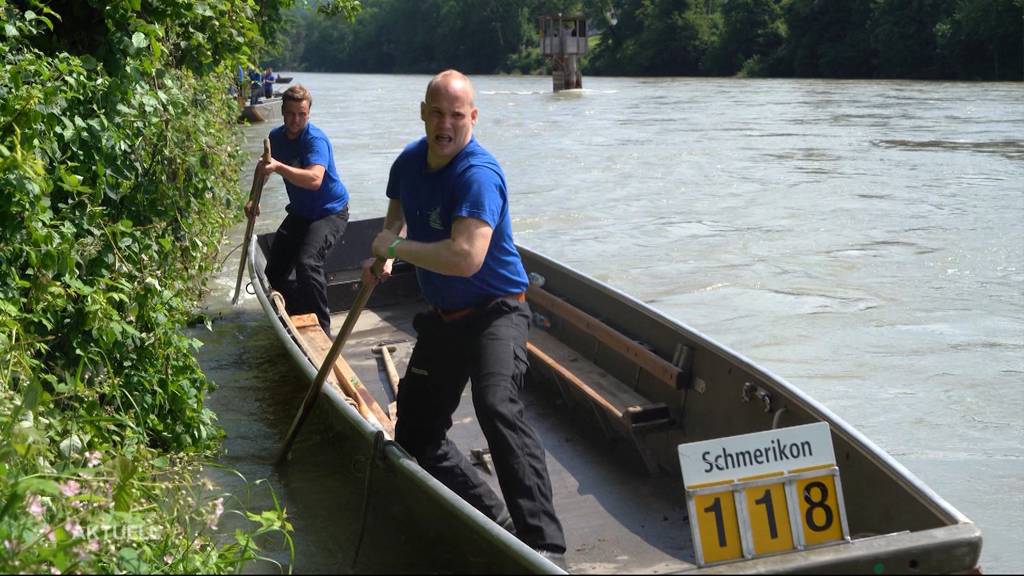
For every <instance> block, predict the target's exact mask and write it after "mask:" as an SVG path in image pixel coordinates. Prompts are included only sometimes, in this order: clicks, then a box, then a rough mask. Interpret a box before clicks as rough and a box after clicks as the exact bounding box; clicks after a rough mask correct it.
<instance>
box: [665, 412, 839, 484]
mask: <svg viewBox="0 0 1024 576" xmlns="http://www.w3.org/2000/svg"><path fill="white" fill-rule="evenodd" d="M679 463H680V465H681V466H682V469H683V484H684V485H685V486H687V487H690V486H696V485H700V484H708V483H711V482H719V481H722V480H739V479H740V478H748V477H751V476H760V475H762V474H768V473H771V472H786V471H788V470H797V469H802V468H810V467H813V466H823V465H826V464H835V463H836V456H835V452H834V451H833V450H832V435H831V433H830V432H829V429H828V424H826V423H825V422H815V423H814V424H805V425H803V426H793V427H792V428H779V429H776V430H768V431H766V432H755V433H753V434H744V435H742V436H729V437H727V438H715V439H714V440H704V441H703V442H692V443H690V444H680V445H679Z"/></svg>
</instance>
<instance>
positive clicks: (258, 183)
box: [231, 138, 270, 306]
mask: <svg viewBox="0 0 1024 576" xmlns="http://www.w3.org/2000/svg"><path fill="white" fill-rule="evenodd" d="M262 161H263V162H270V139H269V138H264V139H263V158H262ZM257 170H259V168H257ZM266 182H267V179H266V178H260V176H259V174H258V173H257V172H254V173H253V175H252V189H250V190H249V200H250V201H251V202H252V207H251V208H250V210H249V222H248V223H247V224H246V225H245V239H244V240H243V241H242V261H241V262H240V263H239V264H238V278H237V279H235V295H234V296H232V297H231V305H232V306H234V305H235V304H237V303H238V294H239V292H240V291H241V289H242V272H243V271H245V261H246V260H248V258H249V244H250V243H251V242H252V233H253V229H254V228H255V227H256V210H257V209H258V208H259V205H260V197H261V196H263V185H264V184H265V183H266Z"/></svg>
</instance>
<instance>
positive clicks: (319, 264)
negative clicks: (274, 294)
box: [264, 206, 348, 336]
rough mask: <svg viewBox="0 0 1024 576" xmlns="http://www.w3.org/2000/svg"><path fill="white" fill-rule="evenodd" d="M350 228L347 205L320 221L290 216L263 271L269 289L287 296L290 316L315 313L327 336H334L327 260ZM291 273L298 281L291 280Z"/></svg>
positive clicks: (279, 231)
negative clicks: (332, 332)
mask: <svg viewBox="0 0 1024 576" xmlns="http://www.w3.org/2000/svg"><path fill="white" fill-rule="evenodd" d="M347 227H348V206H345V208H343V209H342V210H341V212H338V213H337V214H332V215H330V216H324V217H323V218H321V219H319V220H307V219H305V218H303V217H301V216H296V215H295V214H288V215H287V216H285V218H284V221H283V222H281V226H279V227H278V228H277V233H276V234H274V243H273V245H272V246H271V247H270V258H269V259H268V261H267V267H266V269H265V271H264V272H265V273H266V275H267V280H269V281H270V286H271V287H273V288H274V290H277V291H278V292H280V293H281V295H282V296H284V301H285V305H286V306H287V307H288V313H289V314H308V313H310V312H313V313H315V314H316V318H317V320H318V321H319V322H320V326H321V327H322V328H323V329H324V332H327V335H328V336H330V334H331V310H330V308H329V307H328V305H327V277H326V276H325V275H324V260H326V259H327V254H328V253H330V251H331V248H333V247H334V244H335V243H336V242H337V241H338V239H339V238H341V236H342V235H343V234H344V233H345V228H347ZM292 270H294V271H295V280H290V279H289V277H290V276H291V274H292Z"/></svg>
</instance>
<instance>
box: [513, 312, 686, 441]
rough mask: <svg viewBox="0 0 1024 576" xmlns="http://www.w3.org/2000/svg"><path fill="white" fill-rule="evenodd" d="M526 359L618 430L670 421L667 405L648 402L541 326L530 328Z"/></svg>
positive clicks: (626, 431)
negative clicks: (572, 390)
mask: <svg viewBox="0 0 1024 576" xmlns="http://www.w3.org/2000/svg"><path fill="white" fill-rule="evenodd" d="M527 350H528V351H529V354H530V363H531V365H532V366H534V367H538V368H541V369H544V370H548V371H549V372H550V373H552V374H553V375H555V376H556V377H557V378H558V380H560V381H561V382H564V383H565V384H568V385H569V386H572V387H573V388H575V389H576V390H577V391H579V392H580V393H581V394H582V395H583V396H585V397H586V398H587V399H588V400H589V401H590V402H591V403H593V404H594V405H595V406H597V407H598V408H600V410H601V411H602V412H604V414H605V415H606V416H607V417H608V419H609V420H610V421H611V422H612V424H613V425H615V426H616V427H617V428H619V430H620V432H622V433H625V434H628V435H632V434H634V433H635V432H637V431H639V429H641V428H647V427H651V426H657V425H661V424H667V423H670V422H671V414H670V413H669V409H668V406H666V405H665V404H664V403H661V402H651V401H650V400H649V399H647V398H646V397H644V396H642V395H641V394H639V393H638V392H636V391H635V390H633V389H632V388H630V387H629V386H627V385H625V384H623V383H622V382H621V381H620V380H619V379H617V378H615V377H614V376H612V375H611V374H609V373H608V372H606V371H605V370H603V369H602V368H600V367H598V366H597V365H595V364H594V363H593V362H591V361H590V360H587V359H586V358H584V357H583V356H582V355H580V354H579V353H577V352H576V351H575V350H573V349H572V348H569V347H568V346H566V345H565V344H562V343H561V342H559V341H558V340H557V339H556V338H555V337H553V336H551V335H550V334H548V333H546V332H544V331H542V330H537V329H535V330H533V331H531V333H530V341H529V342H528V343H527Z"/></svg>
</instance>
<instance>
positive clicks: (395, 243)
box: [388, 236, 405, 260]
mask: <svg viewBox="0 0 1024 576" xmlns="http://www.w3.org/2000/svg"><path fill="white" fill-rule="evenodd" d="M402 240H405V238H402V237H401V236H399V237H398V238H395V240H394V241H393V242H392V243H391V244H389V245H388V259H389V260H394V259H395V258H397V257H398V255H397V254H395V248H397V247H398V245H399V244H401V243H402Z"/></svg>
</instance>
